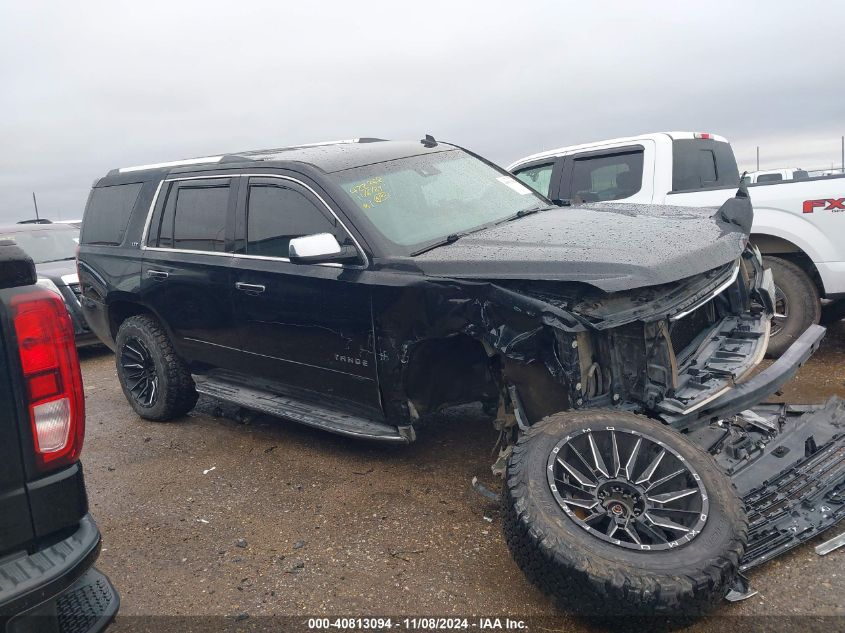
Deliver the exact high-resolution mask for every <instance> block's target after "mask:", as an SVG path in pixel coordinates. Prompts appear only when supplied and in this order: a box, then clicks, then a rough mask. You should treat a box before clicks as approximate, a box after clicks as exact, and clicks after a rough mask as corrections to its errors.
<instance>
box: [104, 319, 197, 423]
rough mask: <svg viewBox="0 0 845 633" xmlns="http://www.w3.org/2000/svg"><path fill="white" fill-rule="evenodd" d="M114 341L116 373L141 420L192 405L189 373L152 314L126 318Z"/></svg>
mask: <svg viewBox="0 0 845 633" xmlns="http://www.w3.org/2000/svg"><path fill="white" fill-rule="evenodd" d="M115 343H116V345H115V356H114V357H115V364H116V365H117V376H118V379H119V380H120V386H121V387H122V388H123V394H124V395H125V396H126V399H127V400H128V401H129V404H130V405H132V408H133V409H134V410H135V413H137V414H138V415H139V416H141V417H142V418H144V419H145V420H153V421H156V422H164V421H167V420H172V419H174V418H178V417H181V416H183V415H185V414H186V413H187V412H188V411H190V410H191V409H193V408H194V405H195V404H196V402H197V398H198V395H197V391H196V388H195V385H194V380H193V378H191V373H190V372H189V371H188V368H187V367H186V366H185V364H184V363H183V362H182V361H181V360H180V359H179V357H178V356H176V353H175V352H174V351H173V345H171V343H170V339H169V338H168V337H167V334H166V333H165V331H164V328H162V326H161V324H160V323H159V322H158V321H157V320H156V319H155V318H153V317H151V316H147V315H139V316H133V317H130V318H128V319H126V320H125V321H124V322H123V323H121V325H120V328H119V329H118V331H117V338H116V341H115Z"/></svg>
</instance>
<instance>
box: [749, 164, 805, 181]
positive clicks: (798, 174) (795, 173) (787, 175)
mask: <svg viewBox="0 0 845 633" xmlns="http://www.w3.org/2000/svg"><path fill="white" fill-rule="evenodd" d="M808 178H810V173H809V172H808V171H807V170H806V169H799V168H795V167H790V168H787V169H761V170H760V171H749V172H748V173H746V174H745V182H746V184H749V185H753V184H757V183H764V182H783V181H784V180H807V179H808Z"/></svg>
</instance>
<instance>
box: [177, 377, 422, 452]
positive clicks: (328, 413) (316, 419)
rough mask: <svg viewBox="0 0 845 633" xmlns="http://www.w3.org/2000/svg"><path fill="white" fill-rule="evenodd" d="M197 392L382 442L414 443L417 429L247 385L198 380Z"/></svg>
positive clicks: (339, 432)
mask: <svg viewBox="0 0 845 633" xmlns="http://www.w3.org/2000/svg"><path fill="white" fill-rule="evenodd" d="M193 378H194V382H195V383H196V385H197V391H198V392H199V393H201V394H205V395H207V396H211V397H212V398H218V399H220V400H224V401H226V402H230V403H232V404H236V405H240V406H242V407H244V408H246V409H252V410H254V411H260V412H261V413H267V414H269V415H274V416H277V417H280V418H286V419H288V420H293V421H294V422H299V423H300V424H306V425H308V426H313V427H316V428H318V429H323V430H325V431H330V432H332V433H338V434H340V435H346V436H347V437H357V438H361V439H367V440H377V441H381V442H397V443H402V444H408V443H410V442H412V441H414V439H415V436H414V430H413V427H400V428H397V427H395V426H390V425H389V424H384V423H383V422H376V421H373V420H370V419H367V418H364V417H360V416H357V415H354V414H350V413H346V412H343V411H339V410H337V409H332V408H329V407H325V406H322V405H318V404H312V403H306V402H304V401H302V400H298V399H295V398H292V397H289V396H282V395H278V394H275V393H271V392H268V391H263V390H260V389H255V388H253V387H248V386H246V385H242V384H237V383H235V382H229V381H226V380H221V379H220V378H216V377H210V376H196V375H195V376H194V377H193Z"/></svg>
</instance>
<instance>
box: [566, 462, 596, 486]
mask: <svg viewBox="0 0 845 633" xmlns="http://www.w3.org/2000/svg"><path fill="white" fill-rule="evenodd" d="M557 461H558V463H559V464H560V465H561V466H563V467H564V468H565V469H566V472H568V473H569V474H570V475H572V476H573V477H574V478H575V481H577V482H578V483H579V484H581V485H582V486H584V487H586V488H595V487H596V485H595V484H594V483H592V482H591V481H590V480H589V479H587V477H586V476H585V475H583V474H582V473H581V472H580V471H579V470H578V469H577V468H575V467H574V466H572V465H570V464H569V463H567V462H565V461H564V460H563V459H561V458H560V457H558V458H557Z"/></svg>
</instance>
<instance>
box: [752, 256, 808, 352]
mask: <svg viewBox="0 0 845 633" xmlns="http://www.w3.org/2000/svg"><path fill="white" fill-rule="evenodd" d="M763 266H764V267H765V268H771V269H772V276H773V277H774V280H775V287H776V288H777V290H779V291H780V293H782V294H783V299H784V301H785V305H786V306H787V308H786V309H787V310H788V316H787V318H786V319H785V320H784V319H772V330H773V334H772V337H771V338H770V339H769V347H768V349H767V350H766V356H768V357H769V358H779V357H780V356H781V354H783V353H784V352H785V351H786V350H787V349H788V348H789V346H790V345H792V344H793V343H794V342H795V341H796V340H797V339H798V337H799V336H801V335H802V334H803V333H804V330H806V329H807V328H808V327H810V326H811V325H813V324H814V323H818V322H819V320H820V319H821V310H822V307H821V301H820V300H819V291H818V288H816V284H815V283H813V280H812V279H810V277H809V276H808V275H807V273H805V272H804V271H803V270H802V269H801V268H800V267H799V266H796V265H795V264H793V263H792V262H790V261H787V260H785V259H781V258H780V257H764V258H763ZM779 309H783V308H782V307H781V308H779ZM779 321H780V322H779ZM778 326H779V327H780V329H779V331H777V332H775V331H774V329H775V328H776V327H778Z"/></svg>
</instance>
